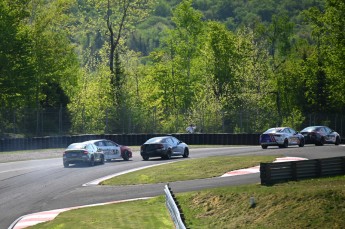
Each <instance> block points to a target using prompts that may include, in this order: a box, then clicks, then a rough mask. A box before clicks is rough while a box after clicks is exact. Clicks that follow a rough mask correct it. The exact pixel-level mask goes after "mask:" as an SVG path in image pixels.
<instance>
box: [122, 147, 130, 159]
mask: <svg viewBox="0 0 345 229" xmlns="http://www.w3.org/2000/svg"><path fill="white" fill-rule="evenodd" d="M122 158H123V160H125V161H128V160H129V156H128V151H127V150H126V151H125V152H123V156H122Z"/></svg>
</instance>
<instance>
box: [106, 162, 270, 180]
mask: <svg viewBox="0 0 345 229" xmlns="http://www.w3.org/2000/svg"><path fill="white" fill-rule="evenodd" d="M276 157H277V156H250V157H234V156H214V157H208V158H206V159H205V158H200V159H189V160H185V159H184V160H182V159H181V160H179V161H177V162H174V163H170V164H165V165H159V166H155V167H152V168H147V169H143V170H139V171H136V172H131V173H128V174H125V175H122V176H118V177H114V178H111V179H109V180H106V181H103V182H102V183H101V184H102V185H130V184H152V183H160V182H173V181H183V180H193V179H201V178H210V177H219V176H221V175H223V174H224V173H226V172H229V171H231V170H235V169H241V168H248V167H252V166H257V165H259V164H260V162H272V161H274V159H275V158H276Z"/></svg>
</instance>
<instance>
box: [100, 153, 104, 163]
mask: <svg viewBox="0 0 345 229" xmlns="http://www.w3.org/2000/svg"><path fill="white" fill-rule="evenodd" d="M101 165H104V155H102V156H101Z"/></svg>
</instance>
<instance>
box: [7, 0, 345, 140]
mask: <svg viewBox="0 0 345 229" xmlns="http://www.w3.org/2000/svg"><path fill="white" fill-rule="evenodd" d="M344 15H345V4H344V2H343V1H338V0H193V1H192V0H182V1H181V0H180V1H178V0H83V1H82V0H0V31H1V33H0V92H1V93H0V104H1V108H0V136H2V137H11V136H18V135H24V136H43V135H58V134H85V133H97V134H102V133H107V134H109V133H178V132H185V128H186V127H187V126H188V125H189V124H191V123H193V124H195V125H196V126H197V132H204V133H220V132H226V133H259V132H262V131H264V130H265V129H267V128H269V127H273V126H290V127H293V128H295V129H296V130H300V129H301V128H303V127H304V126H307V125H312V124H322V125H328V126H330V127H331V128H334V129H335V130H337V131H338V132H339V133H341V134H342V133H345V131H344V129H345V125H344V124H343V123H345V116H344V111H345V77H344V76H345V63H344V60H345V58H344V55H345V19H344Z"/></svg>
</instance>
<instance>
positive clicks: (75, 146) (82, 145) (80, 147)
mask: <svg viewBox="0 0 345 229" xmlns="http://www.w3.org/2000/svg"><path fill="white" fill-rule="evenodd" d="M85 146H86V145H85V144H83V143H74V144H71V145H69V146H68V148H67V149H85Z"/></svg>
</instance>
